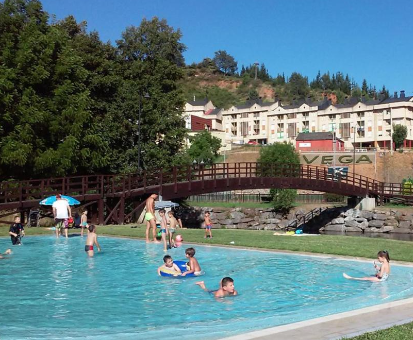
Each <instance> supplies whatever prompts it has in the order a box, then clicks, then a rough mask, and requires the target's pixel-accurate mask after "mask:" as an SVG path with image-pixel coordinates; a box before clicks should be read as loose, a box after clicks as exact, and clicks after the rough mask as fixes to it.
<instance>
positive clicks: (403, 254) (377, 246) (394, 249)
mask: <svg viewBox="0 0 413 340" xmlns="http://www.w3.org/2000/svg"><path fill="white" fill-rule="evenodd" d="M131 226H135V225H122V226H99V227H98V234H100V235H110V236H124V237H132V238H141V239H142V238H144V237H145V227H144V226H143V225H139V226H137V228H131ZM8 230H9V229H8V227H5V226H3V227H0V236H7V235H8ZM25 230H26V235H42V234H48V235H53V233H54V232H53V231H51V230H49V229H46V228H26V229H25ZM79 232H80V231H79V230H78V229H77V230H70V233H79ZM178 233H179V234H181V235H182V236H183V238H184V241H185V242H196V243H202V244H215V245H230V242H234V245H235V246H242V247H254V248H263V249H274V250H287V251H296V252H309V253H319V254H332V255H343V256H351V257H363V258H371V259H374V258H375V257H376V254H377V252H378V251H379V250H382V249H385V250H387V251H389V253H390V256H391V259H392V260H398V261H407V262H413V252H412V251H411V249H412V246H413V245H412V243H411V242H407V241H398V240H386V239H374V238H367V237H349V236H329V235H320V236H301V237H294V236H279V235H277V236H274V235H273V232H272V231H263V230H261V231H253V230H225V229H213V231H212V233H213V238H212V239H204V231H203V230H200V229H181V230H178ZM4 250H5V249H0V252H3V251H4ZM404 339H406V340H407V339H409V340H410V339H413V323H409V324H406V325H402V326H395V327H392V328H389V329H387V330H383V331H377V332H373V333H366V334H363V335H361V336H358V337H355V338H352V340H404Z"/></svg>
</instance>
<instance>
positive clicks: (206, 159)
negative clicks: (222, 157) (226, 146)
mask: <svg viewBox="0 0 413 340" xmlns="http://www.w3.org/2000/svg"><path fill="white" fill-rule="evenodd" d="M190 142H191V146H190V147H189V149H188V152H187V154H188V155H189V157H190V160H192V161H196V162H198V163H201V162H203V163H204V164H206V165H211V164H212V163H213V161H214V159H215V158H216V157H217V156H218V150H219V148H220V147H221V140H220V139H219V138H217V137H214V136H212V135H211V133H210V132H209V131H207V130H204V131H202V132H200V133H198V134H196V135H195V136H193V137H190Z"/></svg>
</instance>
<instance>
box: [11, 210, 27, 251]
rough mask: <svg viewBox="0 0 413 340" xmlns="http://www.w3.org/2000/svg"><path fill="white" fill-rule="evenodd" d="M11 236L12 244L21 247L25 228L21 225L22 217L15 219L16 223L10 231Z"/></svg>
mask: <svg viewBox="0 0 413 340" xmlns="http://www.w3.org/2000/svg"><path fill="white" fill-rule="evenodd" d="M9 235H10V238H11V243H12V244H13V245H16V244H18V245H21V244H22V242H21V238H22V237H23V236H24V227H23V225H22V224H21V223H20V217H19V216H16V217H15V218H14V223H13V224H12V225H11V227H10V230H9Z"/></svg>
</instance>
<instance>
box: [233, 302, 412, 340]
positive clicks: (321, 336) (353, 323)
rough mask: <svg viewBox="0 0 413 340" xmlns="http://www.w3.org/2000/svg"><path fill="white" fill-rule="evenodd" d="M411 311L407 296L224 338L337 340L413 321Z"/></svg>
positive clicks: (247, 339) (236, 339) (237, 339)
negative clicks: (404, 298)
mask: <svg viewBox="0 0 413 340" xmlns="http://www.w3.org/2000/svg"><path fill="white" fill-rule="evenodd" d="M412 310H413V298H410V299H406V300H400V301H395V302H389V303H385V304H381V305H377V306H372V307H367V308H363V309H358V310H355V311H350V312H345V313H340V314H334V315H330V316H326V317H323V318H317V319H313V320H308V321H303V322H297V323H293V324H289V325H285V326H279V327H273V328H267V329H263V330H260V331H256V332H251V333H245V334H240V335H236V336H232V337H229V338H225V340H252V339H254V340H337V339H341V338H344V337H353V336H357V335H360V334H363V333H366V332H371V331H376V330H379V329H384V328H389V327H391V326H394V325H400V324H404V323H407V322H412V321H413V314H412ZM384 316H385V317H384ZM384 320H385V323H383V322H384Z"/></svg>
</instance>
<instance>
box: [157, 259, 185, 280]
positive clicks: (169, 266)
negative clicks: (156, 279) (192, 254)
mask: <svg viewBox="0 0 413 340" xmlns="http://www.w3.org/2000/svg"><path fill="white" fill-rule="evenodd" d="M163 262H164V264H163V265H162V266H160V267H159V268H158V275H161V270H163V269H166V271H167V272H171V271H172V272H175V273H176V275H181V273H182V272H181V269H179V267H178V266H177V265H176V264H175V263H174V261H173V260H172V257H171V256H169V255H165V256H164V257H163ZM171 274H172V273H171ZM173 275H175V274H173Z"/></svg>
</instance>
